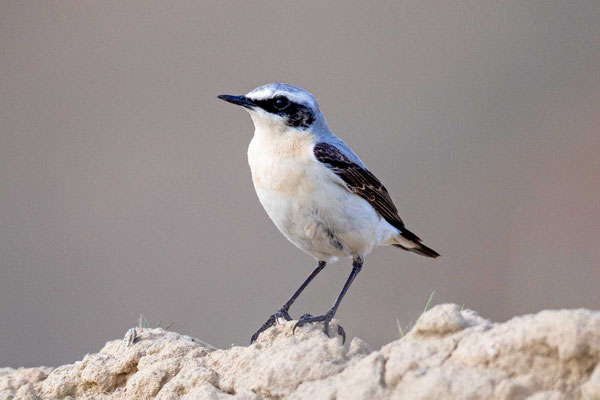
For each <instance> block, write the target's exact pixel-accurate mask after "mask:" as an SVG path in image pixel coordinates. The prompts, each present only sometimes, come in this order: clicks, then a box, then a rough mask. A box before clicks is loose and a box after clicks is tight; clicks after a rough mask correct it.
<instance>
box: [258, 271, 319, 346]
mask: <svg viewBox="0 0 600 400" xmlns="http://www.w3.org/2000/svg"><path fill="white" fill-rule="evenodd" d="M325 265H327V263H326V262H325V261H319V264H317V266H316V267H315V269H313V271H312V272H311V273H310V275H309V276H308V278H306V279H305V280H304V282H302V285H300V287H299V288H298V289H297V290H296V291H295V292H294V294H293V295H292V297H290V298H289V299H288V301H286V302H285V304H284V305H283V306H282V307H281V308H280V309H279V310H278V311H277V312H276V313H275V314H273V315H271V316H270V317H269V319H268V320H267V322H265V323H264V324H263V325H262V326H261V327H260V329H259V330H258V331H256V333H255V334H254V335H252V338H251V339H250V344H252V343H254V342H255V341H256V339H258V335H260V334H261V333H262V332H264V331H266V330H267V329H269V328H270V327H272V326H273V325H275V322H277V319H278V318H284V319H285V320H286V321H291V320H292V317H290V314H288V311H289V310H290V307H291V306H292V304H294V301H296V299H297V298H298V296H300V293H302V291H303V290H304V289H306V287H307V286H308V284H309V283H310V282H311V281H312V280H313V279H314V278H315V276H317V275H318V274H319V272H321V270H322V269H323V268H325Z"/></svg>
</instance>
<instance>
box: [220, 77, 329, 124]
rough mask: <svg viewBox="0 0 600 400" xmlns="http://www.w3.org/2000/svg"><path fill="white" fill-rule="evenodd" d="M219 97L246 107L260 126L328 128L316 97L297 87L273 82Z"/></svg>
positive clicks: (255, 122)
mask: <svg viewBox="0 0 600 400" xmlns="http://www.w3.org/2000/svg"><path fill="white" fill-rule="evenodd" d="M217 97H218V98H219V99H221V100H225V101H228V102H229V103H233V104H237V105H239V106H242V107H244V108H245V109H246V110H247V111H248V112H249V113H250V116H251V117H252V120H253V121H254V126H255V127H256V128H257V129H269V130H277V131H289V130H314V129H315V128H322V127H326V124H325V120H324V119H323V116H322V115H321V111H320V110H319V103H317V100H316V99H315V98H314V96H313V95H312V94H310V93H309V92H307V91H306V90H304V89H301V88H298V87H295V86H291V85H286V84H284V83H270V84H268V85H263V86H259V87H257V88H256V89H254V90H252V91H250V92H249V93H248V94H246V95H241V96H232V95H227V94H222V95H220V96H217Z"/></svg>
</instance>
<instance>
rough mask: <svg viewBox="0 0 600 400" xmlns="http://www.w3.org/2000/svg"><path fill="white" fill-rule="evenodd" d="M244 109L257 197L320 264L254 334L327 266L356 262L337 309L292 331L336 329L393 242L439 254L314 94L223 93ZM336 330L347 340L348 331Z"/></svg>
mask: <svg viewBox="0 0 600 400" xmlns="http://www.w3.org/2000/svg"><path fill="white" fill-rule="evenodd" d="M217 97H218V98H219V99H221V100H224V101H227V102H229V103H232V104H235V105H238V106H241V107H243V108H244V109H245V110H246V111H248V112H249V113H250V117H251V118H252V121H253V122H254V136H253V138H252V139H251V141H250V144H249V147H248V164H249V165H250V171H251V175H252V181H253V183H254V188H255V190H256V194H257V196H258V199H259V201H260V203H261V204H262V206H263V208H264V209H265V211H266V212H267V214H268V216H269V217H270V219H271V220H272V221H273V223H274V224H275V226H276V227H277V228H278V229H279V231H280V232H281V233H282V234H283V235H284V236H285V237H286V238H287V239H288V240H289V241H290V242H292V243H293V244H294V245H295V246H296V247H298V248H299V249H300V250H302V251H303V252H305V253H307V254H308V255H310V256H312V257H313V258H314V259H315V261H316V262H317V265H316V267H314V269H313V270H312V272H311V273H310V275H309V276H308V277H307V278H306V279H305V280H304V282H302V285H300V287H299V288H298V289H297V290H296V291H295V292H294V294H292V296H291V297H290V298H289V299H288V300H287V301H286V302H285V304H284V305H283V306H282V307H281V308H279V310H278V311H276V312H275V313H274V314H272V315H271V316H270V317H269V318H268V319H267V321H266V322H265V323H264V324H263V325H262V326H261V327H260V328H259V329H258V331H257V332H256V333H254V335H252V337H251V340H250V343H251V344H252V343H254V342H255V341H256V340H257V339H258V337H259V335H260V334H261V333H262V332H264V331H265V330H267V329H268V328H270V327H271V326H273V325H275V324H276V323H277V322H278V321H280V320H286V321H291V320H292V318H291V316H290V314H289V309H290V307H291V306H292V304H293V303H294V301H295V300H296V299H297V297H298V296H299V295H300V294H301V293H302V291H303V290H304V289H305V288H306V287H307V286H308V285H309V283H310V282H311V281H312V280H313V279H314V278H315V277H316V276H317V275H318V274H319V272H321V271H322V270H323V269H324V268H325V266H326V265H327V264H328V263H331V262H334V261H336V260H338V259H340V258H351V259H352V270H351V273H350V275H349V277H348V279H347V280H346V282H345V284H344V286H343V288H342V290H341V292H340V293H339V295H338V296H337V298H336V300H335V302H334V304H333V306H332V307H331V309H329V311H327V312H326V313H325V314H322V315H314V316H313V315H311V314H308V313H306V314H303V315H302V316H301V317H300V318H299V319H298V321H297V322H296V323H295V325H294V327H293V331H295V330H296V328H298V327H301V326H303V325H306V324H308V323H323V331H324V332H325V334H326V335H327V336H329V324H330V322H331V320H332V319H333V317H334V316H335V314H336V312H337V310H338V307H339V305H340V303H341V301H342V299H343V298H344V296H345V294H346V292H347V291H348V289H349V287H350V285H351V284H352V282H353V281H354V278H356V276H357V275H358V273H359V272H360V271H361V269H362V267H363V264H364V258H365V256H367V255H368V254H369V253H370V252H371V251H372V250H373V249H374V248H375V247H378V246H382V245H392V246H395V247H397V248H400V249H403V250H407V251H410V252H413V253H416V254H419V255H422V256H426V257H432V258H436V257H439V254H438V253H437V252H436V251H435V250H433V249H431V248H430V247H427V246H426V245H425V244H423V243H422V241H421V239H420V238H419V237H418V236H417V235H415V234H414V233H412V232H411V231H409V230H408V229H407V228H406V227H405V225H404V222H403V221H402V219H401V218H400V216H399V215H398V210H397V208H396V206H395V204H394V202H393V201H392V198H391V197H390V194H389V192H388V190H387V189H386V188H385V186H383V184H382V183H381V181H380V180H379V179H377V177H376V176H375V175H374V174H373V173H372V172H371V171H370V170H369V169H368V168H367V166H366V165H365V164H364V163H363V162H362V161H361V160H360V158H358V156H357V155H356V154H355V153H354V152H353V151H352V149H351V148H350V147H349V146H348V145H347V144H346V143H344V142H343V141H342V140H341V139H340V138H338V137H337V136H335V135H334V134H333V133H332V132H331V130H330V129H329V127H328V126H327V123H326V122H325V118H324V117H323V114H322V113H321V110H320V108H319V103H318V102H317V100H316V98H315V97H314V96H313V95H312V94H310V93H309V92H308V91H306V90H304V89H301V88H299V87H296V86H292V85H288V84H284V83H270V84H266V85H262V86H259V87H257V88H255V89H253V90H251V91H250V92H249V93H247V94H245V95H219V96H217ZM337 326H338V327H337V333H338V335H339V336H341V337H342V342H345V340H346V332H345V330H344V328H343V327H342V326H341V325H340V324H337Z"/></svg>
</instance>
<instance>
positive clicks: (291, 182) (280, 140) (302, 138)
mask: <svg viewBox="0 0 600 400" xmlns="http://www.w3.org/2000/svg"><path fill="white" fill-rule="evenodd" d="M314 144H315V141H314V136H313V135H311V134H310V133H307V132H302V131H293V132H280V131H272V130H258V129H257V131H256V132H255V135H254V138H253V139H252V141H251V142H250V146H249V148H248V162H249V164H250V169H251V171H252V180H253V182H254V187H255V189H256V193H257V195H258V198H259V200H260V202H261V204H262V205H263V207H264V208H265V210H266V212H267V214H268V215H269V217H270V218H271V220H273V222H274V223H275V225H276V226H277V228H278V229H279V230H280V231H281V232H282V233H283V234H284V235H285V236H286V237H287V238H288V239H289V240H290V241H291V242H292V243H294V244H295V245H296V246H297V247H299V248H300V249H301V250H303V251H305V252H306V253H308V254H310V255H312V256H313V257H315V258H317V259H319V260H323V261H329V260H331V259H332V258H336V257H346V256H352V255H357V254H360V255H366V254H367V253H368V252H370V251H371V250H372V249H373V247H375V246H377V245H379V244H382V243H383V242H385V241H387V240H388V239H389V237H390V236H391V235H393V234H395V233H397V231H395V228H393V227H391V226H390V225H389V224H388V223H387V222H385V220H382V219H381V218H380V217H379V215H378V214H377V213H376V212H375V210H374V209H373V208H372V207H371V205H370V204H369V203H368V202H366V201H365V200H363V199H362V198H360V197H358V196H356V195H355V194H353V193H351V192H350V191H348V190H347V188H346V187H345V185H344V183H343V181H341V179H340V178H338V177H337V176H336V175H335V174H334V173H333V172H332V171H330V170H329V169H328V168H327V167H326V166H324V165H322V164H321V163H319V162H318V161H317V160H316V159H315V158H314V155H313V147H314Z"/></svg>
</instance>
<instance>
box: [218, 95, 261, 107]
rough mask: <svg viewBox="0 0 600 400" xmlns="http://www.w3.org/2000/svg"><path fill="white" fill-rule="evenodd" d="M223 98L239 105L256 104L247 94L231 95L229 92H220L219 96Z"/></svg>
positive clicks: (248, 105)
mask: <svg viewBox="0 0 600 400" xmlns="http://www.w3.org/2000/svg"><path fill="white" fill-rule="evenodd" d="M217 97H218V98H219V99H221V100H225V101H227V102H229V103H233V104H237V105H238V106H242V107H246V108H252V107H254V106H256V103H254V102H253V101H252V100H250V99H249V98H247V97H246V96H231V95H229V94H220V95H218V96H217Z"/></svg>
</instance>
